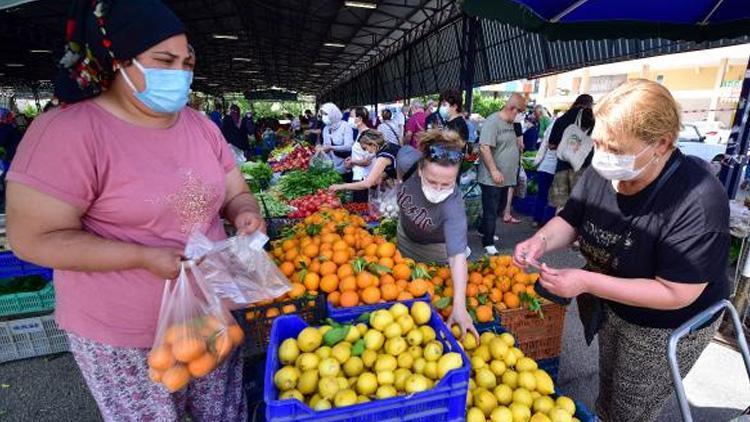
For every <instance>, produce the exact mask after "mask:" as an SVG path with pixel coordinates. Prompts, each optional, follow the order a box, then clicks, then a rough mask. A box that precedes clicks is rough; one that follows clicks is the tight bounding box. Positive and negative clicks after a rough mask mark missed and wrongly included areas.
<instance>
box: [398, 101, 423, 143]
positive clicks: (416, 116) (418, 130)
mask: <svg viewBox="0 0 750 422" xmlns="http://www.w3.org/2000/svg"><path fill="white" fill-rule="evenodd" d="M426 119H427V113H426V112H425V110H424V106H423V105H422V102H421V101H419V100H413V101H412V102H411V117H409V120H408V121H407V122H406V126H404V138H403V144H402V145H411V146H412V147H414V148H417V147H418V146H419V138H420V137H421V136H422V133H423V132H424V130H425V128H426V127H427V124H426V122H425V120H426Z"/></svg>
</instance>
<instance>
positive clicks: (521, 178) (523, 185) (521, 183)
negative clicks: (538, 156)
mask: <svg viewBox="0 0 750 422" xmlns="http://www.w3.org/2000/svg"><path fill="white" fill-rule="evenodd" d="M528 186H529V178H528V175H527V174H526V170H524V169H523V167H522V168H521V170H520V171H519V172H518V184H517V185H516V187H515V189H514V190H513V192H514V194H515V196H516V197H518V198H526V191H527V188H528Z"/></svg>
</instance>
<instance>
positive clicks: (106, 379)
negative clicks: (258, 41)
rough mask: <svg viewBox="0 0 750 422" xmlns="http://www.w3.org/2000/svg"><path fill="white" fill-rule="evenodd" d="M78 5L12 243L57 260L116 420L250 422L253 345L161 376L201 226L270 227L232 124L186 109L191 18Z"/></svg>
mask: <svg viewBox="0 0 750 422" xmlns="http://www.w3.org/2000/svg"><path fill="white" fill-rule="evenodd" d="M106 4H109V6H106ZM73 15H74V16H73V19H71V21H70V22H69V23H68V40H69V42H70V43H69V45H68V48H67V51H66V55H65V57H64V58H63V61H62V64H63V66H67V68H66V69H64V71H63V72H64V73H63V74H62V77H61V78H58V83H57V84H56V90H57V92H56V94H57V96H58V97H59V98H60V99H61V100H62V101H63V102H65V103H67V105H65V106H64V107H60V108H58V109H56V110H53V111H50V112H48V113H45V114H43V115H42V116H40V117H39V118H38V119H36V120H35V121H34V123H33V124H32V125H31V127H30V128H29V130H28V132H27V133H26V136H25V138H24V139H23V141H22V142H21V145H20V147H19V150H18V153H17V155H16V159H15V161H14V163H13V166H12V168H11V170H10V172H9V174H8V180H9V183H8V205H7V218H8V227H7V230H8V236H9V238H10V242H11V244H12V246H13V249H14V251H15V252H16V253H17V254H18V255H19V256H20V257H21V258H23V259H26V260H28V261H31V262H34V263H37V264H40V265H44V266H48V267H52V268H54V269H55V290H56V295H57V311H56V317H57V321H58V323H59V324H60V326H61V327H62V328H63V329H65V330H66V331H67V332H68V334H69V338H70V345H71V351H72V352H73V355H74V357H75V359H76V361H77V363H78V365H79V367H80V369H81V372H82V373H83V376H84V378H85V379H86V382H87V384H88V386H89V389H90V390H91V393H92V394H93V396H94V398H95V399H96V402H97V404H98V406H99V409H100V410H101V413H102V416H103V417H104V419H105V420H108V421H114V420H117V421H122V420H159V421H162V420H180V419H182V417H183V416H184V415H185V414H186V413H190V414H191V415H192V417H193V419H197V420H216V421H219V420H221V421H226V420H245V418H246V412H247V411H246V404H245V400H244V393H243V389H242V360H241V357H240V354H239V352H235V354H234V356H233V357H231V358H229V359H227V361H226V362H225V363H224V364H222V365H221V366H219V367H218V368H217V369H216V370H214V371H213V372H212V373H211V374H209V375H208V376H206V377H204V378H200V379H197V380H194V381H192V382H191V383H190V384H189V386H188V387H187V389H186V390H184V391H181V392H178V393H175V394H170V393H168V392H167V391H166V390H165V389H164V388H163V387H162V386H161V385H160V384H156V383H154V382H152V381H151V380H149V377H148V367H147V364H146V356H147V353H148V348H149V347H150V346H151V345H152V342H153V340H154V333H155V331H156V323H157V319H158V314H159V307H160V301H161V296H162V291H163V288H164V283H165V280H166V279H172V278H175V277H176V276H177V275H178V272H179V269H180V261H181V258H182V250H183V248H184V246H185V244H186V242H187V239H188V236H189V234H190V233H191V232H192V231H194V230H200V231H202V232H203V233H204V234H206V235H207V236H208V237H209V238H211V239H214V240H218V239H222V238H224V237H225V233H224V230H223V225H222V223H221V219H220V216H223V217H225V218H226V219H227V220H229V221H231V222H232V223H234V225H235V226H236V227H237V229H238V230H239V231H240V232H243V233H251V232H253V231H255V230H258V229H263V219H262V218H261V216H260V213H259V208H258V205H257V203H256V201H255V198H254V197H253V196H252V194H251V193H250V192H249V191H248V189H247V186H246V184H245V182H244V180H243V178H242V176H241V174H240V172H239V170H238V169H237V166H236V165H235V163H234V161H233V157H232V154H231V153H230V151H229V149H228V147H227V144H226V142H225V141H224V139H223V137H222V135H221V133H220V132H219V130H218V128H217V127H216V126H215V125H214V124H213V123H212V122H211V121H210V120H208V119H207V118H205V117H204V116H203V115H201V114H200V113H198V112H197V111H194V110H192V109H190V108H187V107H184V106H185V104H186V102H187V97H188V91H189V87H190V83H191V82H192V69H193V67H194V65H195V57H194V53H193V51H192V49H191V48H190V46H189V45H188V42H187V38H186V37H185V35H184V32H185V30H184V27H183V26H182V23H181V22H180V21H179V19H178V18H177V17H176V16H175V15H174V14H173V13H172V12H171V11H170V10H169V9H167V8H166V7H165V6H164V5H163V4H162V3H161V2H160V1H158V0H129V1H127V2H123V1H120V2H107V3H103V2H101V1H96V2H94V3H93V4H92V2H91V0H80V1H77V2H75V7H74V13H73ZM92 28H93V29H95V30H93V31H92ZM104 33H106V38H105V37H104V36H103V34H104ZM73 42H75V43H76V44H75V46H74V45H73V44H72V43H73ZM81 46H86V47H87V48H88V51H86V52H85V53H86V54H80V53H81V52H80V47H81Z"/></svg>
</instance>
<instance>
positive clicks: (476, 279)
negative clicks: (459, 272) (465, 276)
mask: <svg viewBox="0 0 750 422" xmlns="http://www.w3.org/2000/svg"><path fill="white" fill-rule="evenodd" d="M481 282H482V274H480V273H478V272H476V271H473V272H472V273H471V274H469V283H474V284H479V283H481Z"/></svg>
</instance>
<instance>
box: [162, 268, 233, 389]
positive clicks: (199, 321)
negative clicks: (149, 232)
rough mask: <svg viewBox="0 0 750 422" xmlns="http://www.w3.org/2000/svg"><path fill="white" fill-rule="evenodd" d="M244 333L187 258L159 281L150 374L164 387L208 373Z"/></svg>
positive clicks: (178, 385) (180, 386)
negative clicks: (163, 281) (170, 275)
mask: <svg viewBox="0 0 750 422" xmlns="http://www.w3.org/2000/svg"><path fill="white" fill-rule="evenodd" d="M244 337H245V335H244V333H243V331H242V329H241V328H240V326H239V325H237V322H236V321H235V320H234V318H233V317H232V315H231V314H230V313H229V311H228V310H227V309H226V308H225V307H223V306H222V305H221V303H220V301H219V299H218V297H217V296H216V294H215V293H214V292H213V291H212V290H211V288H210V286H208V284H207V283H206V282H205V280H204V278H203V275H202V274H201V272H200V270H199V269H197V268H195V266H194V265H193V264H192V262H191V261H186V262H185V263H183V265H182V268H181V270H180V275H179V276H178V277H177V278H176V279H175V280H169V281H167V283H166V284H165V286H164V294H163V296H162V302H161V308H160V309H159V322H158V324H157V327H156V338H155V339H154V345H153V347H152V348H151V351H150V352H149V354H148V366H149V377H150V378H151V380H152V381H154V382H157V383H161V384H162V385H163V386H164V387H165V388H166V389H167V391H169V392H172V393H173V392H175V391H179V390H182V389H183V388H185V386H187V384H188V383H189V382H190V380H191V379H193V378H200V377H203V376H205V375H208V374H209V373H211V371H213V370H214V369H215V368H216V367H217V366H218V365H220V364H221V363H222V362H223V361H224V360H225V359H226V358H227V357H228V356H229V355H230V354H231V353H232V351H233V350H234V349H235V348H237V347H239V346H240V345H241V344H242V342H243V341H244Z"/></svg>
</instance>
